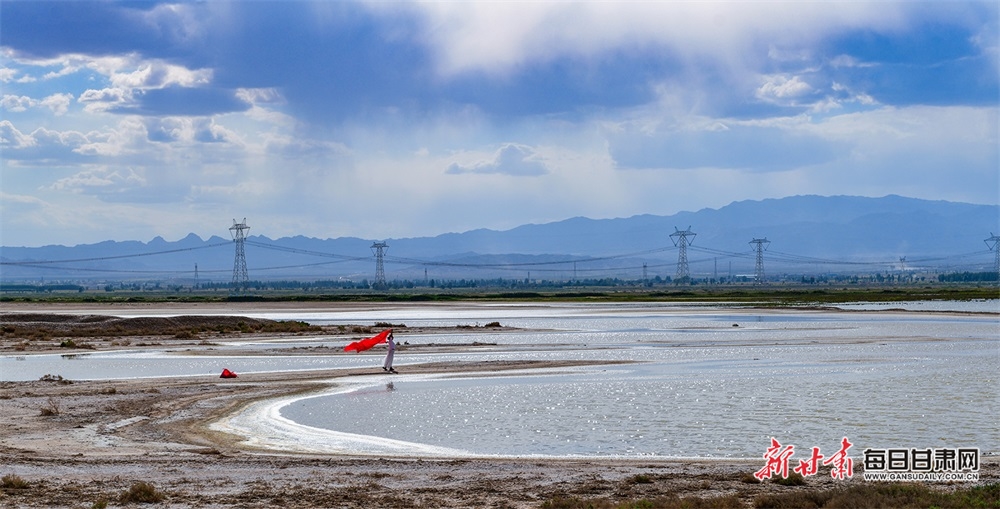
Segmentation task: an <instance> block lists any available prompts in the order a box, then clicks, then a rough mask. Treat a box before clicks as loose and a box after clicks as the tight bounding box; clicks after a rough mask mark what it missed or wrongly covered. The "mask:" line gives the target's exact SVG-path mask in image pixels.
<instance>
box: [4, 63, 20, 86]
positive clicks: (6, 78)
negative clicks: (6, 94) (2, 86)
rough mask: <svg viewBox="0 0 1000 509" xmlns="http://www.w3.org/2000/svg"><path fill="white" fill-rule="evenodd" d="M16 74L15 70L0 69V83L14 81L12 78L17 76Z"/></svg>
mask: <svg viewBox="0 0 1000 509" xmlns="http://www.w3.org/2000/svg"><path fill="white" fill-rule="evenodd" d="M17 72H18V71H17V69H11V68H9V67H0V83H10V82H11V81H14V76H17Z"/></svg>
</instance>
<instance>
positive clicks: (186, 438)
mask: <svg viewBox="0 0 1000 509" xmlns="http://www.w3.org/2000/svg"><path fill="white" fill-rule="evenodd" d="M255 306H259V304H255ZM268 307H269V306H268ZM372 308H373V306H371V305H368V304H365V305H363V308H362V309H372ZM375 308H377V309H382V308H379V307H378V306H375ZM32 310H33V311H35V312H38V311H40V309H39V307H38V306H34V307H33V309H32ZM8 311H10V310H9V309H8V308H7V307H6V306H5V308H4V312H8ZM269 337H273V336H269ZM346 337H347V336H345V337H344V338H345V339H346ZM246 339H247V336H246V335H239V334H237V335H232V336H227V335H222V336H220V337H219V338H212V341H216V340H218V341H225V340H231V341H245V340H246ZM191 341H192V345H193V346H191V347H192V348H205V347H204V346H201V347H199V346H198V342H199V341H201V340H200V339H194V340H191ZM178 343H183V341H178ZM177 346H181V345H175V343H174V340H171V341H170V345H169V347H170V348H175V347H177ZM188 346H189V345H183V347H185V348H186V347H188ZM144 348H146V347H144ZM155 348H163V346H157V347H155ZM260 348H266V347H260ZM97 351H104V350H103V349H101V350H97ZM38 353H41V352H26V353H25V355H35V354H38ZM308 354H309V353H308V352H306V353H304V355H308ZM590 364H593V363H584V362H541V361H516V362H515V361H479V362H440V363H431V364H414V365H410V366H408V367H407V373H408V374H410V373H415V374H419V373H426V374H432V373H444V372H448V373H455V372H466V373H468V372H479V371H500V370H518V369H534V368H559V367H571V366H578V365H590ZM600 364H606V363H600ZM376 375H382V374H381V372H380V371H379V372H375V373H373V371H372V368H351V369H327V370H314V371H301V372H288V371H285V372H270V373H246V374H240V375H239V377H238V378H236V379H220V378H217V376H204V375H199V376H186V377H167V378H155V379H131V380H93V381H69V380H58V379H55V378H53V379H51V380H48V381H42V380H35V381H26V382H0V457H2V458H3V462H2V465H0V477H2V476H16V477H17V478H19V479H22V480H23V481H24V482H25V484H26V486H25V487H23V488H17V489H8V488H3V489H0V505H3V506H12V507H28V508H32V507H51V506H60V507H94V506H95V505H96V504H98V503H99V502H100V501H106V502H109V503H110V506H111V507H120V506H123V505H127V504H126V503H124V502H119V501H120V498H121V496H122V493H123V492H126V491H127V490H129V488H130V487H131V486H133V485H134V484H135V483H137V482H148V483H151V484H152V485H153V486H155V488H156V490H157V491H159V492H160V493H162V494H163V495H164V496H165V497H166V498H165V501H164V502H163V503H162V504H161V506H166V507H204V508H223V507H226V508H229V507H233V506H238V507H272V506H283V507H301V508H320V507H359V508H369V507H388V508H405V507H441V508H458V507H504V508H537V507H541V506H542V504H543V503H545V502H546V501H550V500H563V499H581V500H598V501H600V500H611V501H617V502H624V501H629V500H638V499H657V498H663V497H671V496H673V497H681V498H684V497H693V498H700V499H710V498H713V497H731V498H732V499H734V500H738V501H740V502H741V503H742V506H743V507H753V501H754V500H755V499H756V498H757V497H760V496H764V495H772V494H786V493H796V492H814V491H816V490H827V489H834V488H843V487H849V486H865V485H868V486H871V485H877V484H878V483H866V482H864V481H863V479H862V476H861V474H860V471H859V470H860V469H859V468H858V467H859V465H856V466H855V469H856V471H855V475H854V477H853V478H852V479H848V480H843V481H840V480H835V479H833V478H832V477H831V476H830V475H829V470H828V469H827V470H821V472H820V474H818V475H815V476H810V477H807V478H805V480H804V482H803V484H801V485H793V486H785V485H781V484H778V483H776V482H774V481H770V480H769V481H765V482H762V483H757V482H751V478H752V474H753V472H755V471H757V470H759V469H760V468H762V467H763V466H764V461H763V460H762V459H726V458H658V457H636V458H617V457H616V458H592V457H587V458H562V457H481V456H472V457H464V456H463V457H451V456H441V457H426V456H419V457H418V456H403V455H387V454H381V455H373V456H367V455H357V454H345V453H327V454H319V453H316V452H296V451H288V450H273V449H266V448H259V447H255V446H254V445H253V444H248V443H246V442H245V437H242V436H240V435H235V434H232V433H227V432H224V431H220V430H219V429H213V425H214V424H215V423H219V422H221V421H224V420H226V419H230V418H236V416H238V415H239V414H240V413H241V412H245V411H247V410H248V409H249V408H250V407H251V405H254V404H260V405H263V406H266V405H268V404H276V403H275V402H280V401H281V400H282V399H285V398H292V397H301V396H308V395H311V394H315V393H319V392H321V391H325V390H329V389H330V388H331V387H335V386H337V384H342V383H344V382H349V381H352V380H360V379H362V378H363V377H371V376H376ZM761 452H763V451H761ZM980 479H981V480H980V481H979V482H978V483H951V484H945V483H913V484H920V485H922V486H926V487H928V488H930V489H932V490H937V491H954V490H958V489H963V488H968V487H971V486H977V485H984V484H987V483H996V482H998V479H1000V457H996V456H985V457H983V458H982V465H981V469H980Z"/></svg>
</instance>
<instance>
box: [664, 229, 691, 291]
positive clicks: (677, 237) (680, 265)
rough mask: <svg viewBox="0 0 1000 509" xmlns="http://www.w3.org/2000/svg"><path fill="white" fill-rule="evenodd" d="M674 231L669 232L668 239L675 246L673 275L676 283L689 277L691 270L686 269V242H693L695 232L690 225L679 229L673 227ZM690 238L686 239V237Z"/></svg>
mask: <svg viewBox="0 0 1000 509" xmlns="http://www.w3.org/2000/svg"><path fill="white" fill-rule="evenodd" d="M674 230H675V231H674V233H671V234H670V240H672V241H673V242H674V245H675V246H677V274H676V275H675V276H674V279H676V280H677V281H676V282H678V283H680V282H681V281H687V280H689V279H691V272H690V271H689V270H688V249H687V247H688V244H690V243H692V242H694V236H695V235H697V233H694V232H693V231H691V227H690V226H688V228H687V230H684V231H681V230H678V229H677V227H676V226H675V227H674ZM689 236H690V237H691V240H690V241H689V240H688V237H689Z"/></svg>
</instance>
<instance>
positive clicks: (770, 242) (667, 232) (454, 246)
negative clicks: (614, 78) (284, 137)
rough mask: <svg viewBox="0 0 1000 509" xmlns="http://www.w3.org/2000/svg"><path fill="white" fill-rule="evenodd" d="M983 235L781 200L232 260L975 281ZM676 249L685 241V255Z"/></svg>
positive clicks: (316, 271) (104, 249) (292, 267)
mask: <svg viewBox="0 0 1000 509" xmlns="http://www.w3.org/2000/svg"><path fill="white" fill-rule="evenodd" d="M260 222H261V221H259V220H257V221H256V223H258V224H259V223H260ZM228 226H229V225H220V230H223V232H225V233H228V232H226V230H227V229H228ZM681 232H688V233H685V234H684V235H681V234H680V233H681ZM994 234H1000V206H998V205H976V204H969V203H958V202H949V201H932V200H922V199H915V198H906V197H902V196H895V195H890V196H884V197H881V198H866V197H857V196H792V197H787V198H780V199H767V200H759V201H757V200H747V201H739V202H734V203H731V204H729V205H726V206H724V207H721V208H718V209H708V208H706V209H702V210H699V211H697V212H679V213H677V214H673V215H670V216H656V215H638V216H633V217H629V218H618V219H588V218H584V217H575V218H571V219H566V220H564V221H558V222H552V223H546V224H528V225H523V226H519V227H517V228H513V229H510V230H506V231H496V230H488V229H479V230H472V231H467V232H463V233H446V234H443V235H438V236H435V237H419V238H400V239H361V238H354V237H340V238H331V239H318V238H311V237H303V236H295V237H282V238H278V239H271V238H268V237H266V236H263V235H250V236H248V237H247V238H246V243H245V260H246V266H247V269H248V275H249V277H250V279H251V280H258V279H259V280H278V279H297V280H337V279H350V280H362V279H369V280H371V279H372V278H374V276H375V272H376V256H375V255H376V253H377V251H378V249H376V248H374V247H373V245H374V244H375V242H384V243H385V244H386V245H387V247H386V248H384V249H383V250H382V252H383V264H384V273H385V277H386V279H387V280H393V279H421V280H422V279H424V278H425V277H426V278H440V279H458V278H469V279H477V278H497V277H500V278H511V279H523V278H531V279H569V278H592V277H593V278H600V277H621V278H626V279H628V278H639V277H643V276H646V277H650V278H652V277H654V276H664V277H671V276H675V273H676V270H677V268H678V265H679V264H682V254H684V255H686V260H687V262H688V267H689V270H690V274H691V276H693V277H716V276H718V275H723V274H728V275H733V274H747V273H750V274H753V273H754V270H755V263H756V254H757V253H756V251H755V249H756V247H757V246H758V244H759V245H760V247H761V249H762V251H761V255H762V261H763V263H764V264H765V266H766V267H767V272H768V274H777V273H781V272H788V273H795V274H822V273H844V272H886V271H905V270H909V271H917V270H929V271H932V270H937V271H973V272H974V271H989V270H993V261H994V253H993V252H991V246H993V245H994V244H993V242H991V241H988V242H984V240H988V239H990V238H991V237H992V236H993V235H994ZM682 237H683V238H682ZM765 239H766V241H767V242H764V240H765ZM754 240H760V241H761V242H759V243H755V242H753V241H754ZM678 244H688V245H686V249H685V250H684V253H682V250H681V246H680V245H678ZM235 245H236V244H235V242H234V241H233V240H232V238H230V237H222V236H212V237H210V238H208V239H202V238H201V237H199V236H197V235H194V234H189V235H188V236H187V237H184V238H182V239H180V240H178V241H174V242H170V241H166V240H164V239H163V238H161V237H156V238H154V239H152V240H150V241H148V242H140V241H127V242H116V241H105V242H100V243H96V244H85V245H77V246H58V245H52V246H44V247H30V248H29V247H7V246H4V247H0V259H2V262H3V266H2V269H3V274H2V279H3V280H4V281H5V282H14V281H26V280H28V281H30V280H44V281H50V282H51V281H70V280H167V281H180V282H183V281H191V280H193V279H194V278H195V276H196V274H197V278H199V280H200V281H219V282H226V281H230V280H231V278H232V274H233V268H234V265H235V262H236V261H237V256H236V250H235ZM196 266H197V269H196V268H195V267H196Z"/></svg>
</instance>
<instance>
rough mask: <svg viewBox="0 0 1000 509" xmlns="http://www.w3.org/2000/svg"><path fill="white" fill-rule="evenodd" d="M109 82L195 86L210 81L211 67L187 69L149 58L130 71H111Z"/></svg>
mask: <svg viewBox="0 0 1000 509" xmlns="http://www.w3.org/2000/svg"><path fill="white" fill-rule="evenodd" d="M110 79H111V84H112V85H113V86H115V87H118V88H125V89H130V88H133V89H134V88H138V89H150V88H166V87H169V86H173V85H177V86H181V87H197V86H201V85H207V84H208V83H210V82H211V81H212V71H211V69H195V70H192V69H187V68H185V67H182V66H179V65H174V64H168V63H166V62H163V61H160V60H149V61H145V62H142V63H141V64H139V68H138V69H136V70H134V71H132V72H112V73H111V74H110Z"/></svg>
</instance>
